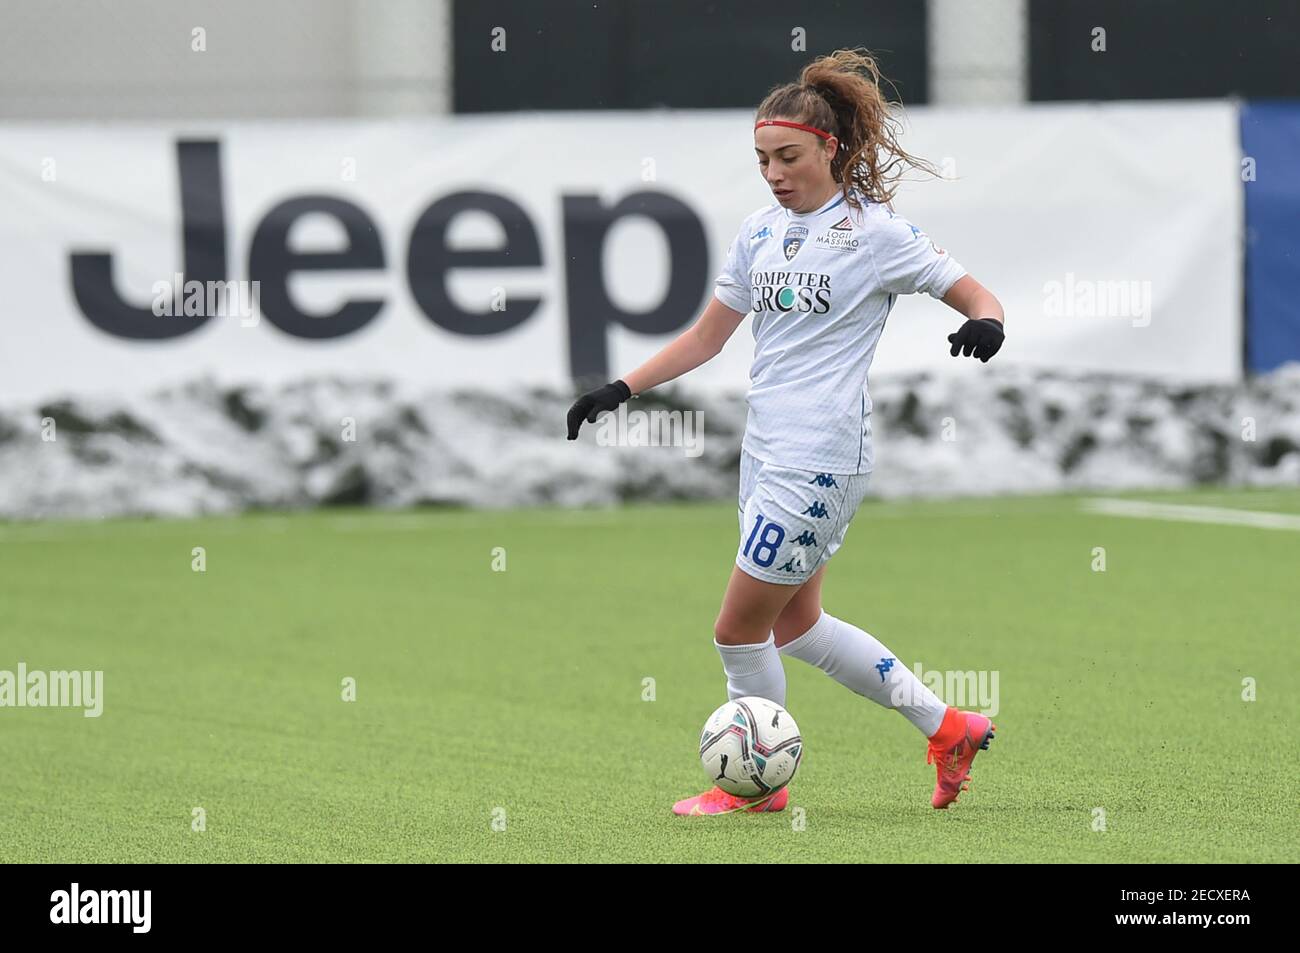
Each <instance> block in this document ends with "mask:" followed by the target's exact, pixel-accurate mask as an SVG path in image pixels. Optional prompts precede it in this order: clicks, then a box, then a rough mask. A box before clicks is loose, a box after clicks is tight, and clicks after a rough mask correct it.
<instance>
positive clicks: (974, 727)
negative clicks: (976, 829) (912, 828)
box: [925, 707, 997, 810]
mask: <svg viewBox="0 0 1300 953" xmlns="http://www.w3.org/2000/svg"><path fill="white" fill-rule="evenodd" d="M996 730H997V726H996V725H995V724H993V722H991V721H990V720H989V719H988V718H985V717H984V716H983V715H980V714H977V713H975V712H973V711H959V710H958V709H956V708H952V707H950V708H949V709H948V710H947V712H945V713H944V716H943V724H941V725H940V726H939V730H938V731H936V732H935V733H934V735H933V737H931V738H930V749H929V751H928V752H927V754H926V757H925V763H926V764H933V765H934V766H935V773H936V774H937V776H938V779H937V781H936V783H935V785H934V796H933V797H932V798H930V804H931V805H933V806H934V807H936V808H939V809H940V810H945V809H946V808H947V807H948V805H949V804H951V803H953V802H954V801H956V800H957V795H958V794H960V793H961V792H962V791H966V790H969V787H968V785H967V784H966V782H968V781H970V766H971V762H972V761H974V760H975V755H976V754H977V753H978V752H979V751H981V750H982V749H984V748H987V747H988V746H989V742H990V741H992V740H993V732H994V731H996Z"/></svg>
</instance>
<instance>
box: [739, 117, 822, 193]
mask: <svg viewBox="0 0 1300 953" xmlns="http://www.w3.org/2000/svg"><path fill="white" fill-rule="evenodd" d="M838 147H839V140H837V139H835V138H833V137H832V138H831V139H829V140H826V139H822V138H821V137H819V136H815V135H813V134H812V133H811V132H804V131H803V130H802V129H791V128H790V127H789V126H763V127H762V128H760V129H756V130H755V131H754V152H755V153H756V154H757V156H758V170H759V172H760V173H762V176H763V178H764V180H766V182H767V185H768V187H769V188H770V189H771V190H772V194H773V195H775V196H776V200H777V201H778V202H780V203H781V204H782V205H784V206H785V207H786V208H788V209H790V210H791V211H795V212H811V211H813V210H814V209H817V208H819V207H820V206H821V205H822V203H823V202H825V200H826V196H827V195H828V194H829V193H830V192H831V191H833V189H834V186H835V179H834V177H833V176H832V175H831V166H830V159H831V156H833V155H835V150H836V149H837V148H838Z"/></svg>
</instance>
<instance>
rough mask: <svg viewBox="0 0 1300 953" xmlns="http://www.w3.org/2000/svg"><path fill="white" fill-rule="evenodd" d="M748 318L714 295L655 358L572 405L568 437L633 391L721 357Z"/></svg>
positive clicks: (640, 390)
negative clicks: (690, 323)
mask: <svg viewBox="0 0 1300 953" xmlns="http://www.w3.org/2000/svg"><path fill="white" fill-rule="evenodd" d="M743 320H745V315H744V314H743V313H741V312H739V311H737V310H735V309H734V308H729V307H728V306H727V305H725V304H723V303H722V302H721V301H719V300H718V299H717V298H711V299H710V300H709V305H708V307H706V308H705V309H704V313H703V314H702V315H700V317H699V320H697V321H696V322H695V323H694V324H693V325H691V326H690V327H689V328H687V329H686V330H685V331H683V332H682V333H681V334H679V335H678V336H677V337H676V339H674V340H673V341H671V342H670V343H668V344H667V345H665V346H664V347H663V349H662V350H660V351H659V353H658V354H656V355H655V356H654V357H652V358H650V360H648V361H646V362H645V363H644V364H642V365H641V366H640V367H638V368H637V369H636V370H634V371H633V372H632V373H630V374H628V375H627V376H626V377H623V378H621V379H619V380H616V381H613V382H611V383H609V384H606V385H605V386H604V387H598V388H596V389H595V390H593V391H591V392H590V393H587V394H583V395H582V396H581V397H579V398H578V400H577V401H576V402H575V403H574V405H573V406H572V407H570V408H569V415H568V425H569V439H570V440H576V439H577V438H578V429H579V428H580V427H581V426H582V422H583V421H584V420H586V421H587V423H591V424H594V423H595V422H596V416H597V415H598V414H600V413H601V412H602V411H606V410H614V409H615V408H617V407H618V405H619V404H621V403H622V402H623V401H625V400H627V399H628V398H629V397H631V396H632V395H633V394H644V393H645V392H646V391H648V390H649V389H650V388H652V387H657V386H658V385H660V384H663V383H665V382H667V381H671V380H674V379H676V378H678V377H681V376H682V375H683V374H685V373H687V372H688V371H693V370H695V368H697V367H699V366H700V365H701V364H704V363H706V362H708V361H710V360H712V359H713V358H715V357H717V356H718V353H719V352H720V351H721V350H722V346H723V345H724V344H726V343H727V340H728V339H729V338H730V337H731V335H732V334H733V333H734V332H735V330H736V328H738V327H739V326H740V322H741V321H743Z"/></svg>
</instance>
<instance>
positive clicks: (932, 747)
mask: <svg viewBox="0 0 1300 953" xmlns="http://www.w3.org/2000/svg"><path fill="white" fill-rule="evenodd" d="M890 108H891V105H890V103H889V102H888V101H887V99H886V97H885V95H884V93H883V92H882V90H881V77H880V72H879V70H878V68H877V66H876V63H875V60H874V59H873V58H872V57H871V56H870V55H869V54H867V53H866V51H857V50H839V51H836V52H835V53H833V54H831V55H829V56H824V57H821V58H819V59H817V60H816V61H814V62H813V63H810V64H809V65H808V66H807V67H805V68H804V70H803V71H802V73H801V74H800V78H799V82H798V83H789V84H786V85H784V86H780V87H777V88H776V89H774V90H773V91H772V92H771V93H769V94H768V96H767V98H766V99H764V100H763V102H762V105H760V106H759V107H758V112H757V116H756V120H757V121H756V123H755V126H754V151H755V152H756V153H757V155H758V166H759V170H760V172H761V174H762V175H763V178H764V181H765V182H766V183H767V185H768V187H769V188H771V190H772V193H773V194H774V195H775V196H776V202H775V203H774V204H772V205H768V206H765V207H763V208H760V209H758V210H757V211H756V212H754V213H753V214H751V215H750V216H749V217H748V218H746V219H745V221H744V222H743V223H742V225H741V228H740V232H739V234H737V235H736V238H735V240H734V241H733V242H732V244H731V248H730V251H729V252H728V255H727V263H726V267H725V268H724V269H723V271H722V273H721V274H720V275H718V277H717V279H716V281H715V285H716V287H715V291H714V299H713V301H712V302H710V304H709V305H708V306H707V307H706V308H705V309H704V313H703V314H702V315H701V316H700V318H699V320H698V321H697V322H696V323H695V324H694V326H693V327H691V328H690V329H688V330H687V331H685V332H684V333H683V334H682V335H681V336H680V337H678V338H677V339H676V340H675V341H673V342H672V343H671V344H669V345H667V346H666V347H665V348H664V349H663V350H661V351H660V352H659V353H658V354H656V355H655V356H654V357H652V358H651V359H650V360H648V361H646V362H645V363H644V364H643V365H641V366H640V367H638V368H637V369H636V370H634V371H632V372H631V373H630V374H627V375H626V376H625V377H623V378H621V379H619V380H616V381H614V382H612V383H610V384H606V385H605V386H603V387H600V388H598V389H596V390H594V391H591V392H590V393H587V394H584V395H583V396H582V397H580V398H579V399H578V401H577V402H576V403H575V404H574V405H573V407H572V408H570V410H569V414H568V425H569V439H570V440H574V439H576V438H577V435H578V428H579V427H581V425H582V421H583V420H586V421H587V422H588V423H595V422H596V418H597V415H598V414H600V413H601V412H602V411H607V410H614V409H616V408H617V407H618V405H619V404H621V403H622V402H623V401H625V400H627V399H629V398H630V397H631V396H632V395H633V394H642V393H644V392H646V391H648V390H649V389H650V388H652V387H656V386H658V385H659V384H662V383H664V382H666V381H671V380H673V379H675V378H677V377H679V376H681V375H682V374H685V373H686V372H687V371H690V370H693V369H694V368H696V367H699V366H700V365H701V364H704V363H705V362H706V361H708V360H709V359H711V358H713V357H714V356H716V355H717V354H718V352H719V351H721V350H722V346H723V345H724V344H725V343H726V341H727V339H728V338H729V337H730V336H731V334H732V332H734V331H735V330H736V328H737V326H738V325H739V324H740V322H741V321H742V320H743V319H744V318H745V316H746V315H747V314H749V313H751V312H752V313H753V315H754V322H753V331H754V345H755V346H754V363H753V366H752V368H751V371H750V379H751V386H750V389H749V396H748V403H749V416H748V420H747V422H746V426H745V436H744V440H743V441H742V444H741V460H740V497H739V501H740V545H739V547H738V551H737V554H736V565H735V568H733V570H732V573H731V579H730V581H729V583H728V584H727V590H726V593H725V595H724V596H723V600H722V609H721V611H720V612H719V614H718V618H717V621H716V622H715V623H714V627H713V631H714V644H715V646H716V647H717V649H718V652H719V654H720V655H721V656H722V667H723V671H724V672H725V673H726V677H727V694H728V696H729V697H730V698H732V699H736V698H739V697H742V696H745V695H758V696H761V697H763V698H768V699H771V700H772V701H774V702H776V703H777V704H779V705H782V706H784V705H785V669H784V668H783V667H782V662H781V655H782V654H784V655H789V656H792V657H793V658H797V659H800V660H802V661H804V662H807V663H809V664H810V665H815V666H816V667H818V668H820V669H822V670H823V671H824V672H826V674H827V675H829V676H830V677H831V678H833V679H835V680H836V681H837V682H839V683H840V684H842V685H844V686H846V687H847V688H849V689H851V690H852V691H854V692H857V693H858V694H859V695H865V696H866V697H867V698H870V699H871V700H872V701H874V702H876V703H878V704H880V705H882V706H884V707H885V708H891V709H894V710H896V711H898V712H899V713H901V714H902V715H903V717H904V718H906V719H907V720H908V721H909V722H911V723H912V724H913V725H915V726H916V727H917V728H918V729H919V730H920V731H921V732H922V733H923V734H924V735H925V736H926V737H927V738H928V739H929V750H928V756H927V762H928V763H935V764H936V765H937V768H936V770H937V775H938V780H937V783H936V785H935V789H934V796H933V798H932V799H931V804H932V805H933V806H934V807H936V808H946V807H947V806H948V805H949V804H951V803H952V802H953V801H955V800H956V799H957V795H958V792H959V791H960V790H964V784H963V782H964V781H969V780H970V775H969V771H970V767H971V762H972V761H973V760H974V757H975V753H976V752H977V751H979V750H980V749H981V748H987V747H988V743H989V741H990V740H991V738H992V736H993V731H994V725H993V724H992V723H991V722H990V721H989V719H988V718H986V717H984V716H983V715H980V714H977V713H975V712H964V711H959V710H958V709H956V708H952V707H949V706H947V705H945V704H944V703H943V702H942V701H941V700H940V699H939V698H938V697H937V696H936V695H935V694H934V693H933V692H932V691H930V690H929V689H928V688H927V687H926V686H925V685H924V684H922V683H921V681H920V680H919V679H918V678H917V677H916V676H915V674H913V673H912V672H911V671H910V670H909V669H908V668H907V666H906V665H903V664H901V663H900V662H899V660H898V658H897V657H896V656H895V655H894V653H893V652H891V651H890V650H889V649H888V648H886V647H885V646H884V645H882V644H881V643H880V642H879V641H878V640H877V639H876V638H875V637H874V636H872V635H870V634H869V633H867V632H865V631H863V630H862V629H860V628H858V627H857V626H855V625H853V624H852V623H850V622H845V621H843V620H842V619H837V618H836V617H834V616H832V615H830V614H829V613H827V612H826V611H825V610H824V609H823V608H822V604H821V587H822V581H823V580H824V578H825V575H826V563H827V562H828V561H829V560H830V558H831V556H833V555H834V554H835V551H836V550H837V549H839V547H840V545H841V544H842V543H843V541H844V536H845V533H846V532H847V530H848V526H849V521H850V520H852V519H853V515H854V513H855V512H856V511H857V509H858V504H859V503H861V501H862V499H863V497H864V495H865V494H866V489H867V481H868V480H869V479H870V476H871V471H872V466H873V455H872V448H871V422H870V414H871V398H870V397H869V396H868V395H867V391H866V378H867V369H868V367H869V366H870V365H871V358H872V355H873V354H874V353H875V350H876V342H877V341H878V340H879V338H880V333H881V330H882V329H883V328H884V324H885V319H886V318H887V317H888V315H889V311H890V309H891V308H892V307H893V304H894V299H895V297H896V296H898V295H900V294H913V293H916V292H920V291H924V292H926V293H927V294H929V295H931V296H932V297H935V298H938V299H940V300H941V301H943V302H944V303H945V304H947V305H948V306H949V307H951V308H953V309H954V310H956V311H958V312H960V313H961V314H963V315H965V316H966V318H967V321H966V322H965V323H964V324H963V325H962V326H961V327H960V329H958V330H957V331H956V332H955V333H953V334H950V335H948V341H949V343H950V344H951V348H950V351H949V353H950V354H951V355H952V356H953V357H956V356H957V355H958V353H959V352H960V353H961V354H963V355H965V356H967V357H976V358H979V360H981V361H988V359H989V358H990V357H992V356H993V355H994V354H996V353H997V351H998V348H999V347H1000V346H1001V345H1002V340H1003V332H1002V323H1003V312H1002V306H1001V305H1000V304H999V303H998V300H997V298H995V297H994V296H993V295H992V294H991V293H989V291H988V290H987V289H985V288H984V287H983V286H982V285H981V284H980V283H979V282H978V281H976V280H975V279H974V278H972V277H971V276H970V275H968V274H966V271H965V269H964V268H962V267H961V266H960V265H959V264H957V262H955V261H954V260H953V259H952V258H951V256H949V255H948V254H947V252H945V251H944V250H943V249H941V248H938V247H937V246H935V245H934V243H933V242H931V241H930V239H929V238H928V237H926V235H925V234H924V233H923V232H921V231H920V230H919V229H918V228H916V227H915V226H914V225H912V224H911V223H909V222H908V221H907V220H906V219H904V218H902V217H901V216H899V215H897V214H896V213H895V212H894V211H893V210H892V209H891V208H890V200H891V199H892V197H893V194H894V192H895V190H896V188H897V179H898V176H899V175H900V174H901V172H902V171H904V170H905V169H906V167H908V166H913V167H916V168H921V169H925V170H927V171H933V169H932V167H931V166H930V165H929V164H928V163H925V162H922V161H920V160H918V159H915V158H913V157H912V156H910V155H908V154H907V153H906V152H905V151H903V149H902V148H901V147H900V146H899V144H898V141H897V138H896V126H897V120H896V119H895V118H894V117H893V116H891V114H890ZM788 800H789V790H788V786H787V787H783V788H781V789H779V790H778V791H776V792H774V793H772V794H769V795H766V796H764V797H761V798H753V799H744V798H739V797H735V796H733V795H731V794H728V793H727V792H725V791H723V790H722V789H721V788H719V787H714V788H713V789H712V790H709V791H706V792H705V793H703V794H700V795H697V796H695V797H691V798H687V799H686V800H683V801H679V802H677V804H675V805H674V806H673V812H674V813H676V814H694V815H700V814H704V815H709V814H730V813H734V812H737V811H780V810H783V809H784V808H785V806H786V803H787V801H788Z"/></svg>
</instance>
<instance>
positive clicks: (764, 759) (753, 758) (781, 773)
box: [700, 695, 803, 797]
mask: <svg viewBox="0 0 1300 953" xmlns="http://www.w3.org/2000/svg"><path fill="white" fill-rule="evenodd" d="M802 757H803V739H802V738H800V737H799V726H798V725H796V724H795V723H794V719H793V718H791V717H790V713H789V712H788V711H786V710H785V709H784V708H782V707H781V706H780V705H778V704H777V703H776V702H774V701H769V700H768V699H766V698H759V697H757V696H755V695H747V696H745V697H744V698H737V699H736V700H735V701H729V702H727V703H726V704H725V705H723V706H722V707H721V708H719V709H718V710H717V711H715V712H714V713H713V714H712V715H710V716H709V720H708V721H706V722H705V723H704V731H703V732H702V733H701V734H700V764H702V765H704V772H705V773H706V774H707V775H708V776H709V780H710V781H712V782H713V783H714V784H716V785H717V786H718V787H720V788H722V790H724V791H726V792H727V793H728V794H734V795H736V796H737V797H760V796H762V795H765V794H771V793H772V792H773V791H777V790H779V789H781V788H783V787H785V786H786V785H787V784H789V783H790V779H791V778H793V777H794V773H795V771H796V770H797V769H798V767H799V761H800V759H801V758H802Z"/></svg>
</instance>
